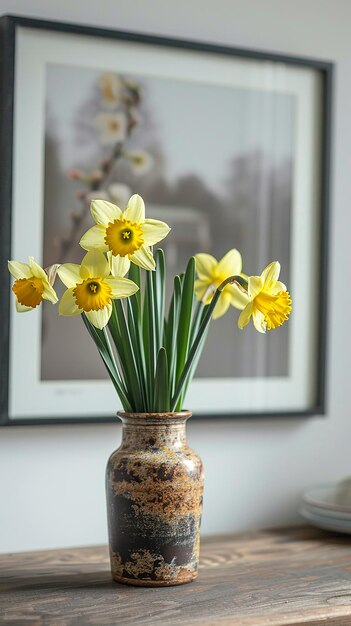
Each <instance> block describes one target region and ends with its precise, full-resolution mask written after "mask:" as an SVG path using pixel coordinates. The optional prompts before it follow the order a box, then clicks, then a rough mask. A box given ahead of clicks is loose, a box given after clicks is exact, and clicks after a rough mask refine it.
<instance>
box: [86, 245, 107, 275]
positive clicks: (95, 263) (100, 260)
mask: <svg viewBox="0 0 351 626" xmlns="http://www.w3.org/2000/svg"><path fill="white" fill-rule="evenodd" d="M109 274H110V266H109V264H108V261H107V259H106V257H105V255H104V254H102V252H100V251H99V250H90V251H89V252H88V253H87V254H86V255H85V256H84V257H83V260H82V264H81V266H80V275H81V277H82V278H84V279H86V278H96V277H97V276H101V278H104V277H105V276H109Z"/></svg>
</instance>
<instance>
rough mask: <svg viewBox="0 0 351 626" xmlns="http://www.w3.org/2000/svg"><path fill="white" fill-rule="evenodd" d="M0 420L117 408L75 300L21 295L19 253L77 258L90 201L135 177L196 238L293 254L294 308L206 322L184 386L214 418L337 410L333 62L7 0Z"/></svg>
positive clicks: (167, 216) (211, 244) (252, 251)
mask: <svg viewBox="0 0 351 626" xmlns="http://www.w3.org/2000/svg"><path fill="white" fill-rule="evenodd" d="M1 46H2V48H1V49H2V54H1V107H2V136H1V163H2V168H1V174H0V175H1V181H0V182H1V238H2V245H1V255H2V259H1V277H2V279H1V285H2V287H1V289H2V297H1V303H0V306H1V328H2V352H1V358H2V368H1V376H2V390H1V394H2V396H1V415H2V418H1V419H2V423H3V424H7V425H8V424H43V423H49V422H50V423H51V422H55V423H57V422H86V421H111V420H114V419H115V418H114V415H115V413H116V411H117V410H118V409H119V400H118V398H117V397H116V394H115V391H114V389H113V386H112V384H111V383H110V381H109V380H108V379H107V377H106V374H105V371H104V368H103V365H102V363H100V360H99V356H98V354H97V352H96V349H95V346H94V345H93V343H92V342H91V341H90V339H89V338H88V336H87V335H86V330H85V328H84V325H83V324H82V321H81V320H80V318H79V317H78V318H74V319H73V318H71V319H67V318H62V317H59V316H58V311H57V308H56V307H52V306H51V305H50V304H48V305H47V306H46V304H47V303H44V306H43V307H42V309H41V310H35V311H33V312H31V313H28V314H26V315H18V314H16V312H15V307H14V302H13V300H12V298H11V282H10V276H9V275H8V272H7V266H6V261H7V259H21V260H22V261H26V258H27V257H28V255H32V256H34V257H35V259H36V260H37V261H38V262H39V263H41V265H43V266H44V267H46V266H49V265H51V264H52V263H56V262H60V263H62V262H67V261H71V262H79V261H80V260H81V258H82V254H83V251H82V250H81V248H80V247H79V245H78V241H79V239H80V236H81V235H82V234H83V233H84V232H85V231H86V230H87V228H89V226H90V225H91V224H92V222H91V218H90V214H89V203H90V201H91V200H92V199H94V198H104V199H109V200H110V201H112V202H114V203H115V204H118V205H119V206H123V205H124V204H125V202H126V200H127V199H128V197H129V196H130V195H131V194H132V193H139V194H140V195H142V196H143V198H144V199H145V202H146V207H147V212H148V214H149V215H152V216H153V217H155V218H157V219H161V220H164V221H166V222H167V223H168V224H169V225H170V226H171V227H172V237H169V238H168V239H167V240H165V242H164V246H163V247H164V250H165V253H166V259H167V270H168V275H169V277H170V280H171V279H172V278H173V276H174V274H175V273H179V272H182V271H183V270H184V268H185V263H186V260H187V259H188V258H189V256H190V255H191V254H195V253H197V252H200V251H201V252H208V253H211V254H213V255H214V256H215V257H216V258H221V257H222V256H223V255H224V254H225V253H226V251H227V250H229V249H230V248H238V249H239V250H240V252H241V254H242V258H243V271H245V272H246V273H247V274H257V273H260V272H261V271H262V269H263V268H264V267H265V266H266V265H267V264H268V263H269V262H270V261H272V260H278V259H279V261H280V262H281V266H282V272H281V279H282V280H283V281H284V282H285V283H287V284H288V285H289V291H290V292H291V294H292V298H293V314H292V315H291V319H290V322H289V324H287V325H285V326H284V327H282V328H280V329H278V330H277V331H275V332H274V333H272V334H270V333H267V335H266V336H261V335H260V334H259V333H257V332H255V330H254V329H253V328H246V329H245V331H239V330H238V328H237V323H236V317H235V312H234V311H233V314H227V315H226V316H224V317H223V318H221V319H219V320H218V321H216V322H215V323H213V324H212V327H211V330H210V335H209V339H208V344H207V347H206V350H205V352H204V354H203V357H202V359H201V362H200V364H199V368H198V372H197V376H196V379H195V380H194V382H193V384H192V386H191V389H190V391H189V394H188V398H187V405H188V406H189V407H190V408H191V410H193V412H194V414H195V416H199V417H203V418H204V417H206V418H212V419H215V418H218V417H237V416H240V417H243V416H251V417H252V416H277V417H283V416H286V415H301V416H308V415H312V414H322V413H324V411H325V391H324V390H325V369H326V368H325V364H326V286H327V261H328V256H327V255H328V250H327V233H328V228H327V222H328V200H329V160H330V132H331V131H330V126H331V89H332V88H331V80H332V65H331V64H330V63H327V62H324V61H318V60H310V59H304V58H292V57H287V56H282V55H276V54H270V53H268V52H257V51H253V50H243V49H235V48H228V47H222V46H215V45H210V44H206V43H199V42H192V41H183V40H178V39H165V38H160V37H151V36H146V35H142V34H136V33H129V32H121V31H111V30H101V29H95V28H88V27H83V26H78V25H73V24H72V25H71V24H61V23H58V22H44V21H39V20H33V19H27V18H22V17H11V16H6V17H3V18H1Z"/></svg>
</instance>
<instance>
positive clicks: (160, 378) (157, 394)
mask: <svg viewBox="0 0 351 626" xmlns="http://www.w3.org/2000/svg"><path fill="white" fill-rule="evenodd" d="M153 406H154V411H155V412H157V413H166V412H168V411H169V409H170V397H169V386H168V363H167V353H166V350H165V349H164V348H160V350H159V352H158V355H157V363H156V374H155V390H154V405H153Z"/></svg>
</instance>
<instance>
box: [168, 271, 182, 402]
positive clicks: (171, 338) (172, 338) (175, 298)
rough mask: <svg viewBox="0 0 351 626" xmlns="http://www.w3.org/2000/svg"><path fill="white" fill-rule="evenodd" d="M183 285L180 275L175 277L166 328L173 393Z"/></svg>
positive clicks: (170, 383) (170, 382)
mask: <svg viewBox="0 0 351 626" xmlns="http://www.w3.org/2000/svg"><path fill="white" fill-rule="evenodd" d="M181 297H182V287H181V282H180V278H179V276H175V277H174V287H173V295H172V299H171V303H170V307H169V314H168V320H167V324H166V328H165V338H164V343H165V347H166V351H167V359H168V371H169V386H170V392H171V394H173V393H174V388H175V367H176V362H177V331H178V324H179V312H180V302H181Z"/></svg>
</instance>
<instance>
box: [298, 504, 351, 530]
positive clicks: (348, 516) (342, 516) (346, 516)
mask: <svg viewBox="0 0 351 626" xmlns="http://www.w3.org/2000/svg"><path fill="white" fill-rule="evenodd" d="M302 504H303V507H304V508H305V509H307V511H309V512H310V513H312V514H313V515H322V516H323V517H330V518H332V519H336V520H343V521H345V522H349V523H350V524H351V512H350V513H344V512H343V511H338V510H334V509H331V508H327V507H322V506H314V505H313V504H308V502H306V501H305V500H303V502H302Z"/></svg>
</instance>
